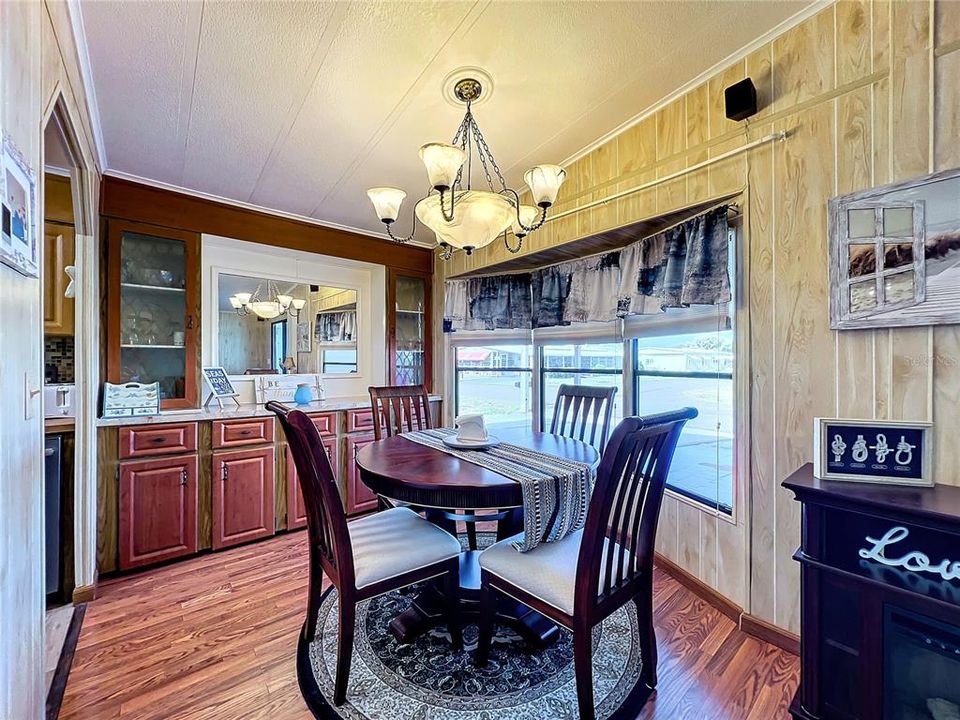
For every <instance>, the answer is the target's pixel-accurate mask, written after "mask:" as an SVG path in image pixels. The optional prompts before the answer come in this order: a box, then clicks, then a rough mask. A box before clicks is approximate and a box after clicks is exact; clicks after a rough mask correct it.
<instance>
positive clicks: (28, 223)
mask: <svg viewBox="0 0 960 720" xmlns="http://www.w3.org/2000/svg"><path fill="white" fill-rule="evenodd" d="M0 177H2V181H0V193H2V195H0V262H3V263H4V264H5V265H9V266H10V267H12V268H13V269H14V270H16V271H17V272H19V273H21V274H23V275H26V276H27V277H34V278H35V277H40V254H39V247H38V240H37V228H36V221H37V182H36V176H35V175H34V172H33V170H32V169H31V168H30V166H29V165H28V164H27V163H26V161H25V160H24V158H23V155H21V153H20V151H19V150H18V149H17V148H16V147H15V146H14V144H13V142H12V141H11V140H10V138H9V137H8V136H4V138H3V150H2V155H0Z"/></svg>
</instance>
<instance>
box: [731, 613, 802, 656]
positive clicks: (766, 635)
mask: <svg viewBox="0 0 960 720" xmlns="http://www.w3.org/2000/svg"><path fill="white" fill-rule="evenodd" d="M740 629H741V630H743V631H744V632H745V633H747V634H748V635H753V636H754V637H756V638H759V639H760V640H763V641H764V642H768V643H770V644H771V645H776V646H777V647H778V648H780V649H781V650H786V651H787V652H788V653H793V654H794V655H799V654H800V636H799V635H794V634H793V633H792V632H790V631H788V630H784V629H783V628H780V627H777V626H776V625H774V624H773V623H770V622H767V621H766V620H761V619H760V618H758V617H757V616H756V615H750V614H748V613H744V614H743V617H741V618H740Z"/></svg>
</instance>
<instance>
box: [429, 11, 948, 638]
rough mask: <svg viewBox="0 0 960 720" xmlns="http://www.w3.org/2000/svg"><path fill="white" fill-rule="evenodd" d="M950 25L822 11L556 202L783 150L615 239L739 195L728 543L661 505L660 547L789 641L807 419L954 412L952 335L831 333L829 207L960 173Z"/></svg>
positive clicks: (638, 202)
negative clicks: (750, 99)
mask: <svg viewBox="0 0 960 720" xmlns="http://www.w3.org/2000/svg"><path fill="white" fill-rule="evenodd" d="M958 8H960V3H953V2H947V1H946V0H944V1H943V2H941V1H940V0H937V1H936V2H927V1H926V0H913V1H909V2H890V1H889V0H873V1H870V0H842V1H841V2H840V3H838V4H835V5H831V6H829V7H826V8H824V9H822V10H821V11H819V12H818V13H817V14H816V15H814V16H813V17H810V18H807V19H806V20H804V21H802V22H801V23H800V24H799V25H797V26H795V27H792V28H789V29H787V30H786V31H785V32H783V33H782V34H781V35H780V36H779V37H777V38H774V39H773V40H772V41H771V42H770V43H768V44H766V45H764V46H762V47H759V48H757V49H756V50H754V51H752V52H751V53H750V54H749V55H748V56H747V57H746V58H745V59H742V60H737V61H735V62H734V63H732V64H731V65H730V66H729V67H728V68H726V69H723V70H721V71H719V72H717V73H716V74H715V75H714V76H713V77H711V78H709V79H708V80H707V81H706V82H705V83H704V84H703V85H701V86H698V87H696V88H694V89H693V90H691V91H690V92H689V93H688V94H687V95H685V96H683V97H680V98H679V99H675V100H672V101H671V102H669V103H668V104H666V105H665V106H664V107H661V108H656V109H655V110H654V111H653V112H652V113H651V114H649V115H648V117H647V118H646V119H644V120H643V121H641V122H639V123H637V124H636V125H634V126H632V127H631V128H629V129H628V130H626V131H624V132H623V133H621V134H620V135H619V136H617V137H616V138H614V139H612V140H610V141H609V143H608V144H616V146H617V147H616V167H617V170H618V173H619V179H617V177H614V178H612V179H610V178H607V177H606V173H605V172H602V173H599V174H598V173H596V172H591V173H583V172H581V171H580V168H581V167H582V164H583V162H584V160H580V161H578V163H577V167H575V168H574V172H573V173H572V174H573V176H574V181H573V185H572V186H571V187H569V188H568V187H566V186H565V187H564V188H563V189H562V191H561V199H562V200H563V202H564V203H565V205H564V207H565V208H569V207H576V206H577V205H579V204H582V203H584V202H587V201H589V200H592V199H594V198H597V197H604V196H606V195H608V194H611V193H612V192H613V189H614V187H615V188H616V190H626V189H628V188H631V187H634V186H636V185H638V184H640V183H642V182H645V181H648V180H651V179H653V178H655V177H663V176H665V175H667V174H669V173H672V172H675V171H676V170H679V169H683V168H684V167H688V166H689V165H691V164H693V163H695V162H697V161H698V160H699V159H702V158H704V157H708V156H713V157H715V156H716V155H718V154H720V153H722V152H725V151H727V150H730V149H733V148H736V147H739V146H741V145H742V144H744V143H745V142H747V141H749V140H752V139H756V138H759V137H762V136H763V135H765V134H767V133H769V132H771V131H772V130H773V129H774V128H776V129H783V130H786V131H788V133H789V137H788V139H787V141H786V142H785V143H782V144H776V145H766V146H761V147H758V148H756V149H754V150H753V151H751V152H749V153H746V154H744V155H743V156H740V157H737V158H733V159H731V160H729V161H725V162H723V163H721V164H718V165H716V166H713V167H711V168H710V170H709V172H708V173H707V175H706V180H704V177H703V176H702V175H701V174H699V173H695V174H691V175H690V176H688V177H683V178H680V179H678V180H675V181H672V182H670V183H667V184H664V185H661V186H658V187H656V188H653V189H651V190H647V191H644V192H643V193H637V194H635V195H631V196H627V197H625V198H623V199H621V200H619V201H617V207H618V211H617V212H618V215H617V221H618V223H620V224H621V225H623V224H626V223H628V222H631V221H635V220H637V219H640V218H643V217H649V216H651V215H653V214H654V213H658V212H666V211H669V210H672V209H675V208H676V207H679V206H681V205H683V204H684V203H686V202H690V200H691V198H697V197H700V196H701V194H702V193H703V192H704V191H706V193H707V194H708V195H710V196H713V195H717V194H721V193H724V192H728V191H730V190H739V189H740V188H743V187H744V186H746V187H747V192H746V193H745V194H744V195H743V198H742V202H743V203H744V215H745V227H744V243H745V248H744V250H745V252H746V253H748V257H749V260H750V263H749V267H750V275H749V278H747V277H741V278H740V281H741V282H743V283H747V284H748V293H747V298H746V301H747V303H748V306H749V319H750V339H749V362H750V365H749V373H750V394H749V397H750V400H749V406H750V408H749V409H750V433H749V437H747V438H744V439H743V440H744V442H747V443H749V448H750V456H751V460H750V468H749V472H748V473H747V475H748V477H746V478H745V485H746V497H742V498H740V499H739V505H738V512H739V513H740V516H739V517H738V524H736V525H735V524H732V523H729V522H724V521H720V522H719V523H716V521H714V520H711V518H710V516H709V515H707V514H705V513H702V512H700V511H697V510H694V509H692V508H691V507H690V506H689V505H687V504H686V503H685V502H683V501H680V500H677V499H676V498H673V497H668V498H666V499H665V501H664V507H663V511H662V512H661V519H660V533H659V537H658V541H657V547H658V550H659V551H660V552H661V553H662V554H663V555H664V556H666V557H667V558H669V559H671V560H673V561H675V562H677V563H678V564H680V565H681V566H682V567H684V569H685V570H687V571H688V572H690V573H692V574H695V575H698V577H701V578H704V579H705V580H706V581H707V582H710V581H711V580H710V578H712V577H714V574H715V576H716V580H715V582H716V587H717V589H718V590H720V591H721V592H723V593H724V595H726V596H727V597H730V598H731V599H734V600H736V601H737V602H738V603H740V604H742V605H743V606H744V607H745V608H746V609H747V610H748V611H749V612H750V613H751V614H752V615H753V616H755V617H757V618H759V619H761V620H765V621H769V622H773V623H776V624H777V625H779V626H781V627H784V628H787V629H789V630H791V631H796V630H797V629H798V623H799V618H798V601H799V582H798V572H797V568H796V563H795V562H794V561H793V560H792V558H791V554H792V553H793V551H794V549H795V548H796V545H797V543H798V541H799V508H798V506H797V504H796V503H795V502H794V501H793V500H792V499H791V498H790V496H789V494H788V493H785V492H783V491H782V490H780V489H779V483H780V481H781V480H782V479H783V478H784V477H786V476H787V475H788V474H789V473H790V472H791V471H793V470H795V469H796V468H797V467H798V466H799V465H801V464H802V463H804V462H807V461H809V460H810V459H811V455H812V442H811V432H812V422H813V417H814V416H816V415H834V414H841V415H853V416H861V417H877V418H920V419H927V418H929V417H931V415H932V417H933V418H934V419H935V420H936V421H937V422H939V423H941V424H944V423H945V422H950V421H949V420H944V419H945V418H950V417H951V413H953V414H955V412H956V411H955V403H956V397H957V396H958V395H960V363H958V362H957V360H956V358H957V357H960V328H956V327H937V328H933V329H931V328H905V329H897V330H877V331H849V332H843V333H835V332H832V331H831V330H830V329H829V323H828V319H827V310H828V308H827V291H826V278H827V265H826V262H827V256H826V249H827V222H826V204H827V201H828V199H829V198H830V197H832V196H833V195H836V194H838V193H841V192H849V191H852V190H857V189H862V188H866V187H870V186H874V185H881V184H884V183H888V182H891V181H893V180H897V179H904V178H908V177H911V176H916V175H922V174H925V173H927V172H929V171H930V170H932V169H944V168H948V167H954V166H956V165H960V149H958V144H957V142H956V138H957V135H958V132H960V90H958V88H960V47H957V45H956V44H957V43H958V42H960V29H958V28H960V9H958ZM934 39H935V40H936V48H934V47H933V46H932V45H933V41H934ZM744 76H750V77H751V78H752V79H753V81H754V84H755V85H756V86H757V90H758V103H759V108H760V110H759V113H758V115H757V116H755V117H754V118H751V120H750V123H749V127H745V125H744V124H743V123H740V124H738V123H733V122H731V121H729V120H727V119H726V118H725V117H724V114H723V97H722V91H723V88H725V87H726V86H728V85H730V84H731V83H733V82H736V81H737V80H740V79H741V78H743V77H744ZM704 87H706V97H704V95H703V92H704V91H703V88H704ZM638 110H639V109H638ZM596 152H597V153H598V157H602V158H605V159H603V160H601V161H600V162H599V166H600V167H603V168H606V167H608V162H607V159H609V157H610V150H609V149H605V148H603V146H601V149H599V150H597V151H596ZM589 158H590V155H588V156H587V157H586V158H585V159H589ZM591 162H592V161H591ZM614 181H616V182H614ZM594 183H600V184H594ZM580 215H582V216H583V217H587V213H582V214H580ZM551 225H552V226H553V227H552V228H551ZM547 227H548V228H551V229H550V230H549V232H550V233H551V234H550V235H549V236H548V238H547V239H546V240H545V241H544V245H543V246H551V245H554V246H555V245H560V244H563V243H567V242H569V241H571V240H574V239H577V238H579V237H582V236H584V235H586V234H588V233H589V232H590V229H591V227H592V224H591V223H590V222H584V221H583V220H581V221H580V223H579V224H577V223H574V222H572V221H571V220H570V219H569V218H565V219H564V220H562V221H559V222H557V223H548V224H547ZM494 257H495V255H494V253H493V252H492V251H491V252H488V251H487V250H486V249H484V250H482V251H480V252H478V253H476V254H475V255H474V257H473V258H471V260H470V267H471V268H475V269H481V268H484V267H486V266H488V265H490V264H492V262H493V258H494ZM440 266H442V263H438V268H439V267H440ZM452 266H453V267H461V266H462V265H461V264H460V261H457V262H455V263H453V264H452ZM437 286H438V287H439V286H440V283H437ZM937 439H938V440H939V442H938V443H937V450H936V452H937V456H936V466H937V468H938V469H939V470H940V476H939V478H938V479H939V480H940V481H941V482H954V483H960V477H958V476H957V475H956V473H955V469H956V467H958V466H960V448H958V447H957V445H956V443H951V442H948V441H946V440H945V439H943V438H942V436H941V435H940V434H939V433H938V438H937ZM714 523H716V524H714ZM694 538H696V540H694ZM688 563H689V564H688Z"/></svg>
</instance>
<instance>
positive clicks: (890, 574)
mask: <svg viewBox="0 0 960 720" xmlns="http://www.w3.org/2000/svg"><path fill="white" fill-rule="evenodd" d="M783 485H784V487H786V488H788V489H790V490H791V491H793V493H794V495H795V497H796V499H797V500H799V501H800V502H801V504H802V537H801V546H800V548H799V549H798V550H797V552H796V554H795V555H794V558H795V559H796V560H798V561H799V562H800V564H801V633H800V654H801V680H800V687H799V688H798V690H797V694H796V696H795V697H794V700H793V704H792V705H791V708H790V712H791V715H792V716H793V718H794V719H795V720H834V719H838V720H839V719H842V720H946V719H948V718H954V717H957V716H958V714H960V487H951V486H947V485H937V486H935V487H931V488H917V487H895V486H885V485H873V484H871V485H867V484H861V483H851V482H844V481H829V480H817V479H816V478H814V477H813V466H812V465H809V464H808V465H805V466H804V467H802V468H800V469H799V470H797V471H796V472H795V473H793V474H792V475H791V476H790V477H789V478H787V479H786V480H785V481H784V483H783Z"/></svg>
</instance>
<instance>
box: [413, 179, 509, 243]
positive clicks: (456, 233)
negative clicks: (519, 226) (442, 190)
mask: <svg viewBox="0 0 960 720" xmlns="http://www.w3.org/2000/svg"><path fill="white" fill-rule="evenodd" d="M442 205H443V202H442V197H441V196H440V195H437V194H431V195H428V196H427V197H425V198H424V199H423V200H421V201H420V202H418V203H417V206H416V207H415V208H414V212H415V213H416V215H417V219H418V220H419V221H420V222H422V223H423V224H424V225H426V226H427V227H428V228H430V229H431V230H433V232H434V233H436V235H437V240H438V241H439V242H440V243H446V244H447V245H449V246H450V247H453V248H457V249H459V250H466V251H467V252H473V251H474V250H475V249H476V248H479V247H483V246H484V245H488V244H489V243H490V242H491V241H493V240H494V239H495V238H496V237H497V236H498V235H500V234H501V233H502V232H503V231H504V230H506V229H507V228H509V227H510V226H511V225H512V224H513V221H514V218H515V217H516V211H515V210H514V208H513V205H512V204H511V203H510V201H509V200H508V199H507V198H506V197H504V196H503V195H499V194H498V193H494V192H489V191H486V190H460V191H456V192H455V193H454V207H455V208H456V210H455V212H454V214H453V217H452V218H451V219H450V220H448V219H447V216H446V213H445V212H444V209H443V206H442Z"/></svg>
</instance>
